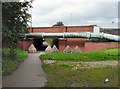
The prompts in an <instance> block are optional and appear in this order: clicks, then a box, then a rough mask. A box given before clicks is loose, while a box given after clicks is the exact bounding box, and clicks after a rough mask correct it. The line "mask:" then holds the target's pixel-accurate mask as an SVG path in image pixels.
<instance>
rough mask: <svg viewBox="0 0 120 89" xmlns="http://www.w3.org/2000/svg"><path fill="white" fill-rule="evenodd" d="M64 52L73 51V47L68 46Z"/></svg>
mask: <svg viewBox="0 0 120 89" xmlns="http://www.w3.org/2000/svg"><path fill="white" fill-rule="evenodd" d="M63 52H65V53H72V49H71V48H70V46H67V47H66V48H65V49H64V50H63Z"/></svg>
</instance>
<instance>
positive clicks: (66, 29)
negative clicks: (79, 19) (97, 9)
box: [29, 25, 94, 33]
mask: <svg viewBox="0 0 120 89" xmlns="http://www.w3.org/2000/svg"><path fill="white" fill-rule="evenodd" d="M93 27H94V26H93V25H90V26H64V27H33V28H30V30H29V32H46V33H57V32H59V33H61V32H93Z"/></svg>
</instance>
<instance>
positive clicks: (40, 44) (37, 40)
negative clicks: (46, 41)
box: [33, 38, 46, 51]
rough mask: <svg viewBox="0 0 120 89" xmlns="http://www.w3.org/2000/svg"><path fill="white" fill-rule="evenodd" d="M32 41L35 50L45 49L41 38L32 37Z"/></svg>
mask: <svg viewBox="0 0 120 89" xmlns="http://www.w3.org/2000/svg"><path fill="white" fill-rule="evenodd" d="M33 43H34V46H35V48H36V49H37V51H44V50H45V49H46V46H43V39H42V38H34V40H33Z"/></svg>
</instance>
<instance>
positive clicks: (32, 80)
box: [2, 52, 47, 87]
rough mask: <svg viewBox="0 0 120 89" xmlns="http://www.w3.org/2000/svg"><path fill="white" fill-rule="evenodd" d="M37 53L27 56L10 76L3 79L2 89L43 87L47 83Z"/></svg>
mask: <svg viewBox="0 0 120 89" xmlns="http://www.w3.org/2000/svg"><path fill="white" fill-rule="evenodd" d="M40 54H43V53H42V52H38V53H35V54H29V57H28V58H27V59H26V60H25V61H24V62H23V63H21V64H20V66H19V68H18V69H17V70H16V71H14V72H13V73H12V74H11V75H8V76H5V77H3V81H2V82H3V87H43V86H45V83H46V82H47V79H46V74H45V73H44V71H43V69H42V66H41V60H40V59H39V55H40Z"/></svg>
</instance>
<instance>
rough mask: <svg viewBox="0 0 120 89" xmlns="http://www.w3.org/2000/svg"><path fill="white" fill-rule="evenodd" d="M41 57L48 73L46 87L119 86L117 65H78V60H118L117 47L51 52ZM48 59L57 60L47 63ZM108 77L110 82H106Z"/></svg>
mask: <svg viewBox="0 0 120 89" xmlns="http://www.w3.org/2000/svg"><path fill="white" fill-rule="evenodd" d="M40 58H41V59H42V66H43V69H44V70H45V72H46V73H47V78H48V82H47V83H46V87H118V75H120V72H119V74H118V66H117V65H116V66H99V67H95V66H94V67H90V68H89V67H85V66H83V65H82V67H81V65H79V66H78V64H79V63H78V61H97V62H100V60H118V59H119V58H118V49H117V48H116V49H105V50H99V51H94V52H86V53H63V52H60V53H49V54H43V55H41V56H40ZM46 59H50V60H56V61H55V62H54V63H49V64H47V63H46V62H45V60H46ZM58 60H60V61H58ZM72 61H73V62H72ZM80 64H81V63H80ZM106 79H109V82H105V80H106ZM56 81H57V82H56Z"/></svg>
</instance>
